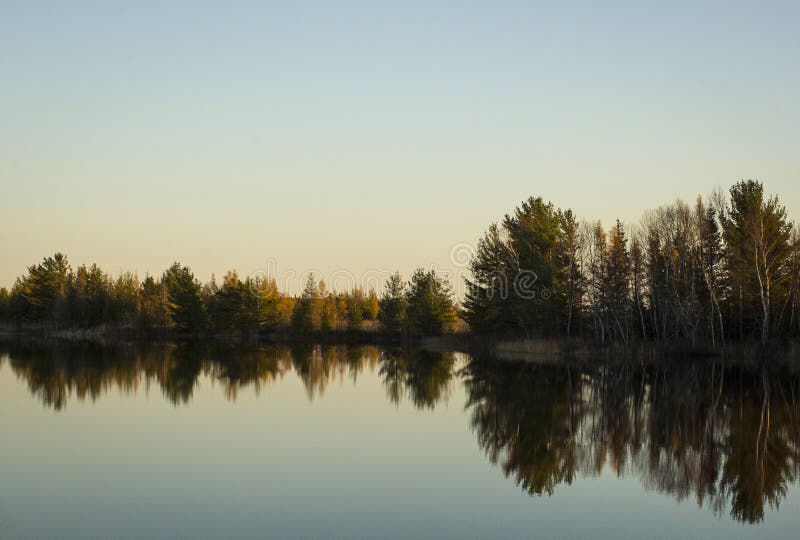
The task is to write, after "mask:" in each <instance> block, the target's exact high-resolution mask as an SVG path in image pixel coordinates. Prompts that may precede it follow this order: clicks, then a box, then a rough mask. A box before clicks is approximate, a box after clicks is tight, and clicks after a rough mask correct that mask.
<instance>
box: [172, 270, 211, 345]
mask: <svg viewBox="0 0 800 540" xmlns="http://www.w3.org/2000/svg"><path fill="white" fill-rule="evenodd" d="M161 279H162V281H163V282H164V283H165V285H166V287H167V293H168V296H169V309H170V315H171V316H172V321H173V322H174V323H175V326H177V327H178V328H182V329H184V330H203V329H205V328H206V327H207V326H208V323H209V316H208V312H207V311H206V307H205V304H204V303H203V298H202V296H201V288H202V287H201V285H200V282H199V281H197V279H195V277H194V274H193V273H192V271H191V270H190V269H189V268H188V267H187V266H182V265H181V264H180V263H177V262H176V263H173V265H172V266H170V267H169V269H168V270H167V271H166V272H164V276H163V277H162V278H161Z"/></svg>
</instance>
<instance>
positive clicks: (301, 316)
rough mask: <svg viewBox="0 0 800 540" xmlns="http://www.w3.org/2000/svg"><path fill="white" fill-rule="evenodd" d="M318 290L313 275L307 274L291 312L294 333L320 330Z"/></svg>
mask: <svg viewBox="0 0 800 540" xmlns="http://www.w3.org/2000/svg"><path fill="white" fill-rule="evenodd" d="M320 308H321V306H320V297H319V289H318V287H317V281H316V279H315V278H314V274H309V275H308V278H307V279H306V285H305V288H304V289H303V294H302V295H301V296H300V298H298V299H297V302H296V303H295V306H294V311H293V312H292V328H293V329H294V330H295V331H296V332H313V331H315V330H319V328H320V322H321V321H320V315H321V313H320V312H321V309H320Z"/></svg>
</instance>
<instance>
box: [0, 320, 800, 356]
mask: <svg viewBox="0 0 800 540" xmlns="http://www.w3.org/2000/svg"><path fill="white" fill-rule="evenodd" d="M17 339H23V340H34V341H40V340H41V341H50V340H54V341H72V342H93V343H98V344H113V343H137V342H139V343H153V342H170V341H173V342H197V343H223V344H237V345H258V344H275V345H289V344H319V345H351V346H361V345H375V346H400V347H411V348H419V349H423V350H428V351H431V352H442V353H444V352H461V353H466V354H469V355H471V356H473V357H475V358H487V359H493V360H501V361H512V362H532V363H547V362H554V361H573V362H591V361H597V360H603V361H611V362H616V361H625V362H631V361H634V362H645V363H650V362H680V361H702V360H706V359H707V360H720V359H722V360H736V361H751V362H767V361H776V360H777V361H782V362H789V363H795V364H800V344H798V343H797V342H795V341H783V342H775V343H773V344H770V345H767V346H764V345H762V344H760V343H759V342H756V341H752V342H744V343H734V344H726V345H724V346H717V347H712V346H711V345H708V344H698V345H694V346H692V345H688V344H680V343H654V342H633V343H605V344H600V343H596V342H594V341H592V340H587V339H583V338H526V337H524V336H518V335H513V334H510V335H509V334H504V335H498V334H476V333H471V332H463V333H450V334H442V335H437V336H418V335H410V334H388V333H383V332H378V331H344V330H343V331H333V332H314V333H294V332H287V331H283V332H259V333H242V332H187V331H182V330H177V329H173V328H161V329H150V330H142V329H133V328H108V327H96V328H91V329H54V328H41V327H40V328H34V327H27V328H7V327H6V328H0V340H17Z"/></svg>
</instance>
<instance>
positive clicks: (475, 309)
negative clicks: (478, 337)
mask: <svg viewBox="0 0 800 540" xmlns="http://www.w3.org/2000/svg"><path fill="white" fill-rule="evenodd" d="M469 269H470V274H471V277H470V278H467V279H466V285H467V291H466V295H465V299H464V317H465V319H466V321H467V322H468V323H469V324H470V326H471V327H472V329H473V330H475V331H477V332H493V331H504V330H508V329H509V328H511V327H513V325H514V317H513V314H512V310H511V299H510V295H511V294H513V280H514V278H515V277H516V275H517V265H516V259H515V257H514V254H513V252H512V250H511V248H510V247H509V246H508V245H507V243H506V241H505V239H504V238H503V236H502V233H501V231H500V228H499V227H498V226H497V224H492V225H491V226H490V227H489V230H488V231H487V232H486V234H485V235H484V237H483V238H481V239H480V240H478V246H477V249H476V252H475V256H474V257H473V258H472V260H471V261H470V266H469Z"/></svg>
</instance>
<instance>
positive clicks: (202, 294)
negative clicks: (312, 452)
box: [0, 253, 457, 335]
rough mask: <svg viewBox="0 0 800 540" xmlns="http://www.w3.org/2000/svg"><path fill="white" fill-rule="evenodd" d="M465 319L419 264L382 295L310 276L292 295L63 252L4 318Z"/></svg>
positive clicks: (89, 321) (229, 279)
mask: <svg viewBox="0 0 800 540" xmlns="http://www.w3.org/2000/svg"><path fill="white" fill-rule="evenodd" d="M456 320H457V317H456V308H455V304H454V301H453V297H452V292H451V290H450V287H449V285H448V284H447V282H446V281H445V280H443V279H442V278H441V277H440V276H439V275H437V274H436V272H435V271H432V270H431V271H425V270H423V269H418V270H417V271H416V272H415V273H414V274H413V276H412V277H411V280H410V281H408V282H405V281H404V280H403V278H402V276H401V275H400V274H399V273H395V274H394V275H393V276H392V277H391V278H390V279H389V280H388V281H387V283H386V289H385V291H384V292H383V294H382V296H381V297H378V295H377V293H376V292H375V291H374V290H370V291H369V292H366V293H365V292H364V291H363V290H362V289H359V288H355V289H353V290H351V291H343V292H337V291H331V290H329V289H328V288H327V286H326V284H325V282H324V281H322V280H320V281H317V280H316V278H315V276H314V275H310V276H308V279H307V281H306V284H305V288H304V290H303V293H302V294H301V295H299V296H290V295H287V294H285V293H283V292H281V291H279V290H278V286H277V283H276V281H275V280H274V279H272V278H264V277H246V278H245V279H244V280H242V279H241V278H240V277H239V275H238V274H237V273H236V272H235V271H230V272H228V273H227V274H226V275H225V277H224V279H223V280H222V283H221V284H219V283H217V281H216V279H215V278H213V277H212V280H211V282H209V283H205V284H204V283H201V282H200V281H199V280H198V279H197V278H196V277H195V276H194V274H193V273H192V271H191V270H190V269H189V268H188V267H187V266H183V265H181V264H180V263H177V262H176V263H174V264H173V265H172V266H171V267H170V268H169V269H167V270H166V271H165V272H164V273H163V274H162V275H161V277H158V278H156V277H153V276H147V277H145V279H144V280H140V279H139V278H138V277H137V275H136V274H134V273H130V272H125V273H122V274H121V275H119V276H117V277H111V276H110V275H109V274H108V273H106V272H104V271H103V270H101V269H100V268H99V267H98V266H97V265H92V266H89V267H86V266H83V265H82V266H79V267H78V268H76V269H73V268H72V267H71V266H70V264H69V262H68V260H67V257H66V256H65V255H63V254H60V253H57V254H56V255H54V256H53V257H47V258H45V259H44V260H43V261H42V262H41V263H39V264H36V265H33V266H30V267H29V268H28V271H27V273H26V274H25V275H24V276H22V277H20V278H18V279H17V281H16V283H15V284H14V286H13V287H12V289H11V291H10V292H9V291H7V290H6V289H4V288H3V289H0V322H4V323H5V324H12V325H23V326H24V325H43V326H46V327H48V328H61V329H88V328H97V327H116V328H131V329H164V328H174V329H179V330H185V331H192V332H226V333H231V332H233V333H239V334H242V333H244V334H257V333H258V332H274V331H288V332H298V333H325V332H331V331H343V330H349V331H369V330H381V331H383V332H387V333H393V334H414V335H420V334H425V335H428V334H439V333H442V332H446V331H448V330H450V329H451V328H452V326H453V325H454V324H455V322H456Z"/></svg>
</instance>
